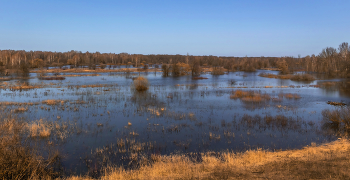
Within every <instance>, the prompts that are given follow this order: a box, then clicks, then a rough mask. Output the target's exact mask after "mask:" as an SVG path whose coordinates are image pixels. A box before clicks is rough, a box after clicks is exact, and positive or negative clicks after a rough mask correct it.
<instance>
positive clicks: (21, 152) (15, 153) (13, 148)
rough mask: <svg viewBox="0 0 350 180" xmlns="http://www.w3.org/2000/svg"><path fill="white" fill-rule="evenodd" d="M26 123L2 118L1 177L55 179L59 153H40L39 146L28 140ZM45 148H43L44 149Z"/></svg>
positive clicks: (0, 133)
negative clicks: (44, 155)
mask: <svg viewBox="0 0 350 180" xmlns="http://www.w3.org/2000/svg"><path fill="white" fill-rule="evenodd" d="M25 131H26V123H24V122H22V121H19V120H16V119H11V118H3V117H1V119H0V178H1V179H53V178H55V177H57V175H58V173H56V172H55V171H54V170H53V165H54V164H55V163H56V162H57V160H58V157H59V156H58V154H57V153H50V152H49V156H48V157H43V156H41V155H39V154H40V153H38V151H37V150H38V148H37V147H33V145H31V144H30V143H29V141H27V139H26V137H27V135H26V134H25ZM42 150H43V149H41V151H42Z"/></svg>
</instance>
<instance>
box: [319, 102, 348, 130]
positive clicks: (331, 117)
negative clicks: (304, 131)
mask: <svg viewBox="0 0 350 180" xmlns="http://www.w3.org/2000/svg"><path fill="white" fill-rule="evenodd" d="M322 116H323V120H324V121H325V125H326V126H330V127H332V128H334V129H335V130H340V131H342V130H345V131H347V132H350V107H349V106H346V107H338V108H336V109H335V110H329V109H326V110H323V111H322Z"/></svg>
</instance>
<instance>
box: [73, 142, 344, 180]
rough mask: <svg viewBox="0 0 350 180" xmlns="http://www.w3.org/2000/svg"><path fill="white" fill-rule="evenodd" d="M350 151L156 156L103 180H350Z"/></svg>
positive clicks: (337, 147) (110, 171) (112, 170)
mask: <svg viewBox="0 0 350 180" xmlns="http://www.w3.org/2000/svg"><path fill="white" fill-rule="evenodd" d="M349 152H350V142H349V141H348V140H345V139H341V140H337V141H335V142H332V143H328V144H324V145H320V146H316V145H315V144H314V143H313V144H312V146H311V147H305V148H303V149H300V150H287V151H280V152H271V151H265V150H261V149H258V150H249V151H247V152H244V153H234V152H220V153H215V152H208V153H201V154H197V155H196V159H197V160H196V159H193V158H190V157H188V156H185V155H170V156H159V155H158V156H157V155H156V156H152V158H151V159H152V162H151V163H150V162H148V163H147V162H146V163H142V164H141V165H140V167H139V168H138V169H132V170H125V169H123V168H121V167H109V168H107V169H106V171H105V174H104V175H103V176H102V177H101V179H106V180H107V179H259V178H260V179H329V178H331V179H349V178H350V172H349V171H348V167H349V160H350V156H349V155H348V154H349ZM68 179H71V180H83V179H90V178H88V177H70V178H68Z"/></svg>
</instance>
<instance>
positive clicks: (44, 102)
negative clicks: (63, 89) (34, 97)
mask: <svg viewBox="0 0 350 180" xmlns="http://www.w3.org/2000/svg"><path fill="white" fill-rule="evenodd" d="M42 103H43V104H47V105H56V104H64V101H62V100H55V99H48V100H44V101H42Z"/></svg>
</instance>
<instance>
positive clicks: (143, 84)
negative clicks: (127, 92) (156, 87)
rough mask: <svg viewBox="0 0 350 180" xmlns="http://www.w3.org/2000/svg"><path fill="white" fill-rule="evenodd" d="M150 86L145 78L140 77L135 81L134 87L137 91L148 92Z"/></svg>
mask: <svg viewBox="0 0 350 180" xmlns="http://www.w3.org/2000/svg"><path fill="white" fill-rule="evenodd" d="M148 86H149V84H148V80H147V79H146V78H145V77H141V76H140V77H138V78H136V79H135V80H134V87H135V89H136V90H137V91H146V90H147V89H148Z"/></svg>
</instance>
